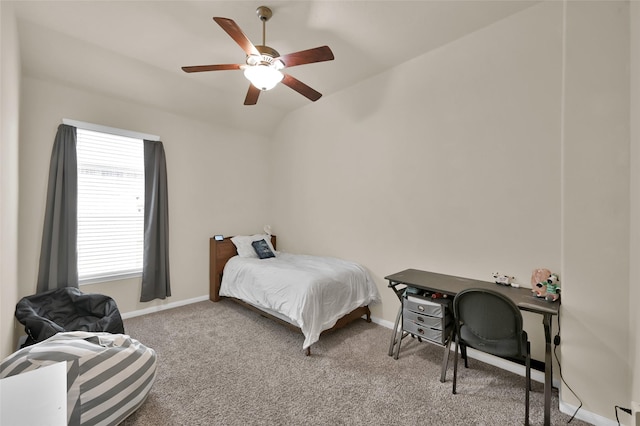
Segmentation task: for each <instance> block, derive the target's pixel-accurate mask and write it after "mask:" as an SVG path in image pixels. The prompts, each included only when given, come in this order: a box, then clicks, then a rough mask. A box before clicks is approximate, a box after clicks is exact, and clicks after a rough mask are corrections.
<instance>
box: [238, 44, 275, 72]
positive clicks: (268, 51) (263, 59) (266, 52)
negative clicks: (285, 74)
mask: <svg viewBox="0 0 640 426" xmlns="http://www.w3.org/2000/svg"><path fill="white" fill-rule="evenodd" d="M256 49H257V50H258V52H260V56H257V55H249V56H247V65H249V66H255V65H266V66H273V67H275V68H276V69H279V70H280V69H282V68H284V63H282V61H280V60H276V58H279V57H280V54H279V53H278V51H277V50H275V49H272V48H271V47H269V46H263V45H257V46H256Z"/></svg>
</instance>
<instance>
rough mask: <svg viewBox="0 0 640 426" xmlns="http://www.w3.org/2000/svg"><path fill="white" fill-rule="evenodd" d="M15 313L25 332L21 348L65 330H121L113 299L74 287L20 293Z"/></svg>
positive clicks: (120, 332) (118, 312)
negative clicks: (27, 294) (24, 294)
mask: <svg viewBox="0 0 640 426" xmlns="http://www.w3.org/2000/svg"><path fill="white" fill-rule="evenodd" d="M15 316H16V318H17V319H18V321H20V323H22V324H23V325H24V326H25V327H24V329H25V331H26V333H27V336H28V337H27V340H26V341H25V343H24V344H23V345H22V347H23V348H24V347H26V346H29V345H33V344H34V343H38V342H42V341H43V340H46V339H48V338H49V337H51V336H53V335H55V334H56V333H61V332H65V331H94V332H95V331H106V332H109V333H113V334H123V333H124V325H123V323H122V317H121V316H120V311H119V310H118V306H117V305H116V302H115V300H113V299H112V298H111V297H109V296H105V295H102V294H93V293H88V294H85V293H83V292H81V291H80V290H78V289H77V288H75V287H65V288H60V289H56V290H50V291H46V292H43V293H38V294H34V295H32V296H26V297H23V298H22V299H20V301H19V302H18V304H17V305H16V313H15Z"/></svg>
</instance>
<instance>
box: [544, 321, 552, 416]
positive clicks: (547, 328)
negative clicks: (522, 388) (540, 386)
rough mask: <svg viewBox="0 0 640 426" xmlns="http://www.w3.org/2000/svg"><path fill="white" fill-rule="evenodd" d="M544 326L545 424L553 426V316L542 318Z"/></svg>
mask: <svg viewBox="0 0 640 426" xmlns="http://www.w3.org/2000/svg"><path fill="white" fill-rule="evenodd" d="M542 324H543V325H544V340H545V350H544V424H545V426H548V425H550V424H551V384H552V380H553V374H552V368H553V361H552V359H551V314H544V316H543V318H542Z"/></svg>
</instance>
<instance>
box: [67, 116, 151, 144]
mask: <svg viewBox="0 0 640 426" xmlns="http://www.w3.org/2000/svg"><path fill="white" fill-rule="evenodd" d="M62 124H66V125H68V126H74V127H78V128H80V129H84V130H93V131H94V132H102V133H110V134H112V135H118V136H126V137H129V138H136V139H146V140H148V141H159V140H160V136H156V135H150V134H147V133H140V132H134V131H133V130H124V129H118V128H115V127H109V126H102V125H100V124H93V123H85V122H84V121H77V120H70V119H68V118H63V119H62Z"/></svg>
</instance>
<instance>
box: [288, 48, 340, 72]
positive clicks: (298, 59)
mask: <svg viewBox="0 0 640 426" xmlns="http://www.w3.org/2000/svg"><path fill="white" fill-rule="evenodd" d="M278 59H280V60H281V61H282V62H284V65H285V66H286V67H295V66H296V65H304V64H310V63H313V62H324V61H333V59H334V57H333V52H332V51H331V49H330V48H329V46H321V47H316V48H313V49H308V50H301V51H300V52H294V53H289V54H288V55H282V56H280V57H279V58H278Z"/></svg>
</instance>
